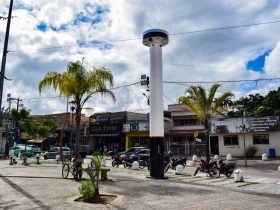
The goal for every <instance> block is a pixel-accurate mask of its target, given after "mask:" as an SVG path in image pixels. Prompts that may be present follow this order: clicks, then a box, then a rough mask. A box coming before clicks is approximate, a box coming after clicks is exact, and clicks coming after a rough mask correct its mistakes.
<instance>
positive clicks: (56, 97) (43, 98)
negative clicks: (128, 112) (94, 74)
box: [22, 82, 140, 101]
mask: <svg viewBox="0 0 280 210" xmlns="http://www.w3.org/2000/svg"><path fill="white" fill-rule="evenodd" d="M137 84H140V82H134V83H131V84H126V85H121V86H117V87H113V88H110V89H108V90H116V89H119V88H124V87H130V86H133V85H137ZM65 98H66V97H65V96H47V97H34V98H23V99H22V100H23V101H33V100H45V99H54V100H55V99H57V100H60V99H65Z"/></svg>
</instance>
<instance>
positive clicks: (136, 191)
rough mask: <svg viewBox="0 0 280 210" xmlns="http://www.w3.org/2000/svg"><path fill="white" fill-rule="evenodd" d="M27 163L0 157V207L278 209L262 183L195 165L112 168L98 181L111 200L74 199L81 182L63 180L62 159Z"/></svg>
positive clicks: (275, 199) (277, 202) (279, 202)
mask: <svg viewBox="0 0 280 210" xmlns="http://www.w3.org/2000/svg"><path fill="white" fill-rule="evenodd" d="M29 162H30V163H31V164H30V165H29V166H23V165H21V163H20V164H17V165H14V166H10V165H8V163H9V162H8V160H1V161H0V209H2V208H3V209H4V208H5V209H14V210H17V209H18V210H25V209H44V210H49V209H68V210H76V209H89V210H90V209H101V210H102V209H110V210H115V209H118V210H119V209H123V210H124V209H133V210H141V209H143V210H148V209H158V210H159V209H160V210H165V209H167V210H170V209H172V210H173V209H174V210H177V209H178V210H182V209H205V210H206V209H207V210H208V209H279V206H280V200H279V197H280V196H279V194H280V192H275V194H274V195H271V194H268V193H264V194H262V192H261V191H260V189H261V188H262V187H260V184H253V185H248V184H249V183H248V182H245V183H234V182H233V180H232V179H227V178H220V179H211V178H209V177H206V176H205V174H202V173H200V174H198V176H196V177H193V176H192V175H191V173H193V170H194V169H195V168H194V167H192V168H187V169H186V172H187V173H188V171H189V174H186V175H184V176H182V175H175V174H174V171H172V170H170V172H168V173H167V174H166V175H167V176H168V177H169V179H166V180H153V179H147V178H146V176H147V175H149V172H148V171H147V170H132V169H124V168H122V167H120V168H112V167H111V170H110V172H109V173H108V175H109V178H110V179H111V180H113V181H107V182H101V183H100V192H101V193H104V194H113V195H118V198H117V199H116V200H115V201H114V202H113V203H112V204H110V205H92V204H84V203H77V202H74V199H75V198H77V197H78V196H79V192H78V187H79V186H80V183H79V182H75V181H74V180H73V179H63V178H62V176H61V164H56V163H55V161H52V160H47V161H44V160H43V162H42V163H43V164H42V165H39V166H38V165H35V164H36V163H35V161H33V160H29ZM109 164H110V163H109V162H108V165H109ZM70 177H71V176H70ZM252 186H254V187H256V186H258V187H257V188H256V189H257V190H256V189H251V188H250V187H252ZM265 186H268V185H267V184H266V185H265ZM277 187H278V188H279V185H278V186H277ZM263 189H264V190H265V191H266V190H267V189H266V187H263ZM274 189H275V188H274ZM277 193H278V194H277ZM236 201H238V202H236ZM245 207H246V208H245Z"/></svg>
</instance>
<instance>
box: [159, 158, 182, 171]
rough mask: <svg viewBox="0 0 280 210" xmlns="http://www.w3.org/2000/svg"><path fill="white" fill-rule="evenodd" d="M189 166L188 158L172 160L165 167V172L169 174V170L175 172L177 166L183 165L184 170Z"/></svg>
mask: <svg viewBox="0 0 280 210" xmlns="http://www.w3.org/2000/svg"><path fill="white" fill-rule="evenodd" d="M186 164H187V158H180V159H176V158H170V160H169V162H168V163H167V164H166V165H165V167H164V172H167V171H168V169H169V168H171V169H173V170H175V169H176V166H177V165H182V166H183V168H185V167H186Z"/></svg>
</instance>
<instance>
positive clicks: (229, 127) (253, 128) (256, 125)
mask: <svg viewBox="0 0 280 210" xmlns="http://www.w3.org/2000/svg"><path fill="white" fill-rule="evenodd" d="M243 123H244V125H245V128H246V129H245V132H251V133H253V132H269V131H279V130H280V126H279V117H277V116H269V117H244V118H243V120H242V118H228V119H216V120H212V122H211V133H212V134H219V133H241V132H242V124H243Z"/></svg>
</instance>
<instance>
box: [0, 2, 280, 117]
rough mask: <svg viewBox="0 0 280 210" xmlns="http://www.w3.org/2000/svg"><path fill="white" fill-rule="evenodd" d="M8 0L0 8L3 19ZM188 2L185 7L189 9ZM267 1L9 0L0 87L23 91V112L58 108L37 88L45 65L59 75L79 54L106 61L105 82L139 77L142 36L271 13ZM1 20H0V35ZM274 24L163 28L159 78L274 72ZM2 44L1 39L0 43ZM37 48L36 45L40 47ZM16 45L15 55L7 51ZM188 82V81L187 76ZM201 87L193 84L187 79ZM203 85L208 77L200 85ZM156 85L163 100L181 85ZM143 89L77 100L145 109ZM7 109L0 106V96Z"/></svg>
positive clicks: (239, 93) (248, 85)
mask: <svg viewBox="0 0 280 210" xmlns="http://www.w3.org/2000/svg"><path fill="white" fill-rule="evenodd" d="M8 4H9V1H5V2H3V4H1V7H0V15H1V16H6V15H7V11H8ZM190 5H191V6H190ZM279 11H280V2H279V1H277V0H255V1H246V3H244V1H220V2H217V1H216V0H208V1H207V2H205V1H197V0H189V1H181V0H173V1H172V3H170V2H167V1H165V0H158V2H157V4H155V3H154V2H153V1H148V0H142V1H134V0H132V1H126V0H119V1H115V0H104V1H97V0H91V1H89V0H79V1H72V0H64V1H49V0H40V1H38V0H17V1H15V3H14V10H13V15H15V16H17V18H14V19H13V20H12V25H11V32H10V42H9V50H10V53H9V54H8V57H7V66H6V76H7V77H9V78H12V79H13V80H12V81H10V82H8V81H5V87H4V94H3V95H6V94H7V93H11V94H12V96H13V97H21V98H23V99H24V100H23V103H24V104H25V105H26V106H27V107H28V108H30V109H31V110H32V113H33V114H41V113H55V112H61V111H65V109H66V105H65V104H66V101H65V98H61V99H55V100H54V99H42V100H35V99H32V98H40V97H49V96H58V93H57V92H55V91H53V90H51V89H49V90H45V91H44V92H43V93H42V94H41V95H40V94H39V93H38V82H39V81H40V80H41V79H42V78H43V76H44V75H45V74H46V73H47V72H48V71H50V70H55V71H58V72H62V71H64V70H65V69H66V68H67V63H68V62H71V61H76V60H77V59H79V60H81V59H82V58H84V61H85V62H84V65H85V67H86V68H92V67H93V66H94V67H97V68H98V67H106V68H109V69H110V70H111V71H112V73H113V75H114V81H115V86H122V85H125V84H129V83H134V82H137V81H139V80H140V76H141V75H142V74H147V75H149V71H150V70H149V49H148V48H147V47H145V46H143V44H142V40H141V36H142V33H143V32H144V31H145V30H147V29H151V28H162V29H165V30H167V31H168V32H169V33H170V34H174V33H178V32H188V31H197V30H203V29H211V28H219V27H226V26H234V25H242V24H250V23H259V22H267V21H277V20H280V13H279ZM5 28H6V25H5V22H4V21H2V20H1V24H0V39H1V40H4V31H5ZM279 30H280V24H278V23H277V24H270V25H261V26H254V27H244V28H236V29H230V30H220V31H211V32H203V33H193V34H182V35H176V36H175V35H170V37H169V38H170V39H169V44H168V45H166V46H165V47H163V48H162V55H163V79H164V80H165V81H183V82H195V81H197V82H206V81H213V82H215V81H224V80H230V81H232V80H244V79H249V80H250V79H251V80H256V79H262V78H274V77H279V76H280V75H279V73H280V71H279V66H280V59H279V56H280V44H279V43H280V42H279ZM0 44H1V45H2V44H3V42H2V41H1V42H0ZM41 48H43V49H41ZM14 51H16V52H14ZM195 84H196V83H195ZM197 84H201V83H197ZM201 85H202V86H203V87H205V88H206V89H208V88H209V86H210V85H211V84H210V85H209V84H203V83H202V84H201ZM278 86H279V83H278V81H274V82H269V83H268V82H262V81H259V82H257V83H256V82H245V83H244V82H243V83H222V88H221V89H220V92H223V91H232V92H234V93H235V94H236V98H238V97H244V96H247V95H248V94H254V93H261V94H266V93H267V92H268V91H270V90H273V89H276V88H278ZM187 87H188V85H186V86H182V85H178V84H170V83H169V84H167V83H164V95H165V97H164V107H165V108H167V105H168V104H170V103H172V102H174V103H175V102H176V101H177V98H178V97H180V96H181V95H184V92H185V88H187ZM143 92H145V89H144V88H143V87H141V86H137V85H134V86H131V87H126V88H119V89H115V90H114V93H115V94H116V97H117V102H116V103H112V101H110V100H108V99H106V98H105V99H104V98H102V97H94V98H92V99H91V100H90V101H89V103H88V104H87V105H86V106H87V107H94V109H95V112H98V111H138V112H147V111H148V110H149V107H148V106H147V104H146V98H145V97H144V96H143ZM4 105H5V106H7V103H6V102H5V103H4Z"/></svg>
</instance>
